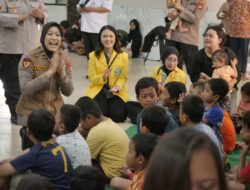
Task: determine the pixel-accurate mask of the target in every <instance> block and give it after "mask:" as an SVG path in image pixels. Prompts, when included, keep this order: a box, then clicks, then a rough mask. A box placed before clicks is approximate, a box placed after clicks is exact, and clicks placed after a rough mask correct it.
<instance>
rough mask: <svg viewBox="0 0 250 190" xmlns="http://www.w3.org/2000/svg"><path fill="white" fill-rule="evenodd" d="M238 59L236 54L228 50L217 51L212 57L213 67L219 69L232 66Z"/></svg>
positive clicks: (225, 48)
mask: <svg viewBox="0 0 250 190" xmlns="http://www.w3.org/2000/svg"><path fill="white" fill-rule="evenodd" d="M235 58H236V55H235V53H234V52H233V51H232V50H231V49H229V48H227V47H224V48H221V49H218V50H216V51H215V52H214V53H213V55H212V61H213V67H214V68H216V69H218V68H221V67H224V66H226V65H231V61H232V60H233V59H235Z"/></svg>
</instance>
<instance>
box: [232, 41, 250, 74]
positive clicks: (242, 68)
mask: <svg viewBox="0 0 250 190" xmlns="http://www.w3.org/2000/svg"><path fill="white" fill-rule="evenodd" d="M249 40H250V39H249V38H233V37H230V48H231V49H232V50H233V51H234V53H235V54H236V55H237V58H238V64H237V70H238V71H239V75H240V74H241V73H243V74H245V73H246V70H247V58H248V45H249Z"/></svg>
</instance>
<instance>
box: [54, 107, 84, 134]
mask: <svg viewBox="0 0 250 190" xmlns="http://www.w3.org/2000/svg"><path fill="white" fill-rule="evenodd" d="M80 120H81V111H80V109H79V108H78V107H77V106H74V105H69V104H64V105H63V106H62V107H61V109H60V111H59V112H58V113H57V114H56V124H55V127H54V133H55V134H56V135H62V134H67V133H72V132H74V131H75V130H76V128H77V127H78V125H79V123H80Z"/></svg>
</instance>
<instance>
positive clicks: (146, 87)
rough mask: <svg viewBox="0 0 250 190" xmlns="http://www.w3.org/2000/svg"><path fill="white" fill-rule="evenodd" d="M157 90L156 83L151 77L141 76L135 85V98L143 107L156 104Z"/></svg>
mask: <svg viewBox="0 0 250 190" xmlns="http://www.w3.org/2000/svg"><path fill="white" fill-rule="evenodd" d="M158 92H159V87H158V83H157V81H156V80H155V79H154V78H153V77H143V78H141V79H140V80H138V82H137V83H136V85H135V93H136V98H137V100H138V102H139V103H140V104H141V106H142V107H143V108H146V107H148V106H154V105H156V104H157V101H158Z"/></svg>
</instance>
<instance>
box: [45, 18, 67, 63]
mask: <svg viewBox="0 0 250 190" xmlns="http://www.w3.org/2000/svg"><path fill="white" fill-rule="evenodd" d="M52 26H55V27H57V28H58V29H59V31H60V34H61V36H62V35H63V33H62V30H61V27H60V25H59V24H58V23H56V22H48V23H47V24H45V25H44V26H43V29H42V34H41V38H40V43H41V44H42V47H43V49H44V51H45V53H46V55H47V56H48V58H49V59H50V58H51V57H52V56H53V52H51V51H49V50H48V49H47V48H46V46H45V36H46V34H47V33H48V30H49V29H50V28H51V27H52Z"/></svg>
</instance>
